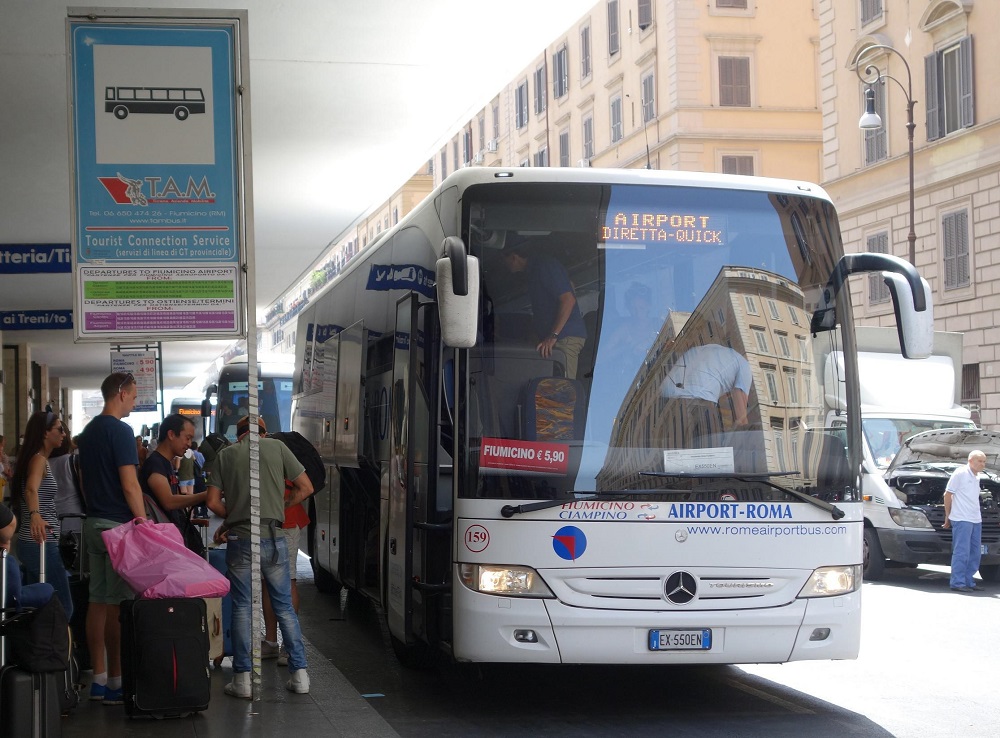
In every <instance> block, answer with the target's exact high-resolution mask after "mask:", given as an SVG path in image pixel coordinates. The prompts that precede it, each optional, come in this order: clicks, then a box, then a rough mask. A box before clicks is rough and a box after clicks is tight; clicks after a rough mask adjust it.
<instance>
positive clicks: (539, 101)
mask: <svg viewBox="0 0 1000 738" xmlns="http://www.w3.org/2000/svg"><path fill="white" fill-rule="evenodd" d="M544 112H545V65H544V64H543V65H542V66H540V67H539V68H538V69H536V70H535V114H536V115H537V114H538V113H544Z"/></svg>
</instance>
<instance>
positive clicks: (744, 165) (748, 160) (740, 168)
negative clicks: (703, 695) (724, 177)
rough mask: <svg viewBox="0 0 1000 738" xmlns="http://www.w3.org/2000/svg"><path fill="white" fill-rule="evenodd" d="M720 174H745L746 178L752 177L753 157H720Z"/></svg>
mask: <svg viewBox="0 0 1000 738" xmlns="http://www.w3.org/2000/svg"><path fill="white" fill-rule="evenodd" d="M722 173H723V174H745V175H747V176H751V177H752V176H753V157H752V156H742V155H740V156H732V155H728V154H727V155H724V156H723V157H722Z"/></svg>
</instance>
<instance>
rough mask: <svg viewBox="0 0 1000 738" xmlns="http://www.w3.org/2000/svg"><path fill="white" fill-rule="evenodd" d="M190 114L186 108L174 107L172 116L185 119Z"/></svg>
mask: <svg viewBox="0 0 1000 738" xmlns="http://www.w3.org/2000/svg"><path fill="white" fill-rule="evenodd" d="M189 115H190V113H189V112H188V109H187V108H174V117H175V118H176V119H177V120H187V117H188V116H189Z"/></svg>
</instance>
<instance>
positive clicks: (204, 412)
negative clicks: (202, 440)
mask: <svg viewBox="0 0 1000 738" xmlns="http://www.w3.org/2000/svg"><path fill="white" fill-rule="evenodd" d="M201 417H203V418H211V417H212V401H211V400H202V401H201Z"/></svg>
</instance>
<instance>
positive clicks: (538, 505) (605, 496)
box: [500, 489, 691, 518]
mask: <svg viewBox="0 0 1000 738" xmlns="http://www.w3.org/2000/svg"><path fill="white" fill-rule="evenodd" d="M690 492H691V490H689V489H624V490H622V491H620V492H601V493H600V494H596V495H587V496H585V497H570V498H566V499H562V500H542V501H541V502H529V503H528V504H526V505H504V506H503V507H502V508H500V514H501V515H502V516H503V517H505V518H512V517H514V516H515V515H520V514H521V513H527V512H535V511H536V510H548V509H549V508H550V507H559V506H560V505H568V504H569V503H571V502H588V501H590V500H614V499H616V498H618V497H623V496H626V495H629V496H631V495H661V494H689V493H690Z"/></svg>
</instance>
